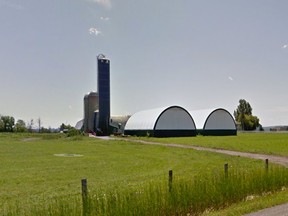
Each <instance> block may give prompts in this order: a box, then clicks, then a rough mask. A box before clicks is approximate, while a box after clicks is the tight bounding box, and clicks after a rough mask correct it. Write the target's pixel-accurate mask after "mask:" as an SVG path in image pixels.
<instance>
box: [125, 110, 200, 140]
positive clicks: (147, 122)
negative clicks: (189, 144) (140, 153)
mask: <svg viewBox="0 0 288 216" xmlns="http://www.w3.org/2000/svg"><path fill="white" fill-rule="evenodd" d="M124 134H125V135H136V136H154V137H184V136H196V126H195V123H194V120H193V118H192V117H191V115H190V113H189V112H188V111H187V110H185V109H184V108H182V107H180V106H170V107H165V108H157V109H151V110H145V111H140V112H137V113H135V114H134V115H132V116H131V117H130V118H129V119H128V121H127V123H126V126H125V129H124Z"/></svg>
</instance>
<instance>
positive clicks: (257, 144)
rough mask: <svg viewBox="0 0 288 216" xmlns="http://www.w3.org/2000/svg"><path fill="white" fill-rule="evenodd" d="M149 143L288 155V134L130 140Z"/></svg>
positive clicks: (246, 134)
mask: <svg viewBox="0 0 288 216" xmlns="http://www.w3.org/2000/svg"><path fill="white" fill-rule="evenodd" d="M131 139H141V140H146V141H147V140H148V141H151V142H161V143H177V144H183V145H192V146H203V147H208V148H216V149H228V150H233V151H241V152H251V153H263V154H273V155H281V156H287V155H288V133H262V132H261V133H241V132H240V133H238V135H237V136H226V137H222V136H197V137H180V138H152V137H150V138H147V137H141V138H131Z"/></svg>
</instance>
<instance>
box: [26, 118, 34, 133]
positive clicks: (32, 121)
mask: <svg viewBox="0 0 288 216" xmlns="http://www.w3.org/2000/svg"><path fill="white" fill-rule="evenodd" d="M33 126H34V120H33V119H31V120H30V122H28V123H27V129H28V131H29V132H30V133H32V132H33Z"/></svg>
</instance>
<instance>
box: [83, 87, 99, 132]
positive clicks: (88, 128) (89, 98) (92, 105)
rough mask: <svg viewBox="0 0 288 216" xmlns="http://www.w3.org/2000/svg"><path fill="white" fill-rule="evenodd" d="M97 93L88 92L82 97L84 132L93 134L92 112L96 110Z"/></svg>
mask: <svg viewBox="0 0 288 216" xmlns="http://www.w3.org/2000/svg"><path fill="white" fill-rule="evenodd" d="M98 99H99V96H98V93H97V92H90V93H89V94H87V95H85V97H84V131H85V132H95V121H94V112H95V111H96V110H97V109H98Z"/></svg>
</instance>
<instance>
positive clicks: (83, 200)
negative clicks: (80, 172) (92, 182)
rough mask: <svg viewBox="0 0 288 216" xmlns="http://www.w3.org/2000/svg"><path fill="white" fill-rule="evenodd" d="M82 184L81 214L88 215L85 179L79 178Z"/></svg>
mask: <svg viewBox="0 0 288 216" xmlns="http://www.w3.org/2000/svg"><path fill="white" fill-rule="evenodd" d="M81 186H82V204H83V215H84V216H85V215H88V190H87V179H82V180H81Z"/></svg>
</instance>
